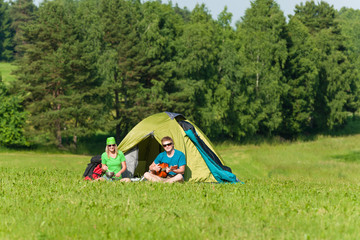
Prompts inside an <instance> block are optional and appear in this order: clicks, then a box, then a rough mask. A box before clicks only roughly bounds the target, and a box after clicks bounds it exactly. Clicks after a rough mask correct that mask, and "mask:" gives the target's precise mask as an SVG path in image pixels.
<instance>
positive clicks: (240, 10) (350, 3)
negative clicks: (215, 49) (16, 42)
mask: <svg viewBox="0 0 360 240" xmlns="http://www.w3.org/2000/svg"><path fill="white" fill-rule="evenodd" d="M142 1H144V0H142ZM169 1H170V0H162V2H163V3H167V2H169ZM171 1H172V3H173V5H175V4H176V3H177V4H178V5H179V7H181V8H184V7H187V9H189V10H190V11H191V10H192V9H193V8H194V7H195V5H196V4H197V3H199V4H201V3H205V6H206V7H207V8H208V10H209V12H210V13H211V15H212V16H213V18H214V19H217V16H218V15H219V13H220V12H222V10H224V7H225V6H227V7H228V12H231V13H232V14H233V18H232V25H233V26H234V25H235V22H236V21H238V20H240V18H241V17H242V16H244V14H245V10H246V9H247V8H249V7H250V2H251V1H250V0H171ZM324 1H325V2H327V3H329V4H330V5H333V6H334V8H335V9H337V10H340V9H341V8H342V7H347V8H353V9H360V0H324ZM34 2H35V4H37V5H38V4H39V2H42V0H34ZM276 2H277V3H278V4H279V5H280V8H281V10H282V11H283V12H284V14H285V16H288V15H289V14H291V15H293V14H294V9H295V6H296V5H297V4H300V3H301V2H303V3H305V2H306V1H305V0H276ZM315 2H320V1H318V0H315Z"/></svg>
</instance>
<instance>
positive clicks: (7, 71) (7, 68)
mask: <svg viewBox="0 0 360 240" xmlns="http://www.w3.org/2000/svg"><path fill="white" fill-rule="evenodd" d="M15 69H16V66H15V65H13V64H11V63H7V62H0V75H1V76H2V80H3V81H4V82H5V83H7V82H12V81H15V80H16V77H15V76H14V75H12V74H11V73H12V71H14V70H15Z"/></svg>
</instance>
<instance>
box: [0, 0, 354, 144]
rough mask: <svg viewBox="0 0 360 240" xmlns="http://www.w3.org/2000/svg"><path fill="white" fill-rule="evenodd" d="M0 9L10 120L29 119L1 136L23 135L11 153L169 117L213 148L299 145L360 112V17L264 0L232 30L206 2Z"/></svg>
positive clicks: (83, 2) (60, 2)
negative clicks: (10, 69)
mask: <svg viewBox="0 0 360 240" xmlns="http://www.w3.org/2000/svg"><path fill="white" fill-rule="evenodd" d="M0 5H1V6H0V7H1V8H0V9H1V10H0V11H1V14H0V18H1V19H0V24H1V31H0V34H1V42H0V56H1V59H2V60H6V61H11V60H13V59H15V62H14V63H15V64H16V65H17V66H18V68H17V70H16V72H15V74H16V76H17V79H18V80H17V81H16V82H15V83H13V84H12V85H11V86H7V87H6V86H5V85H4V84H2V85H1V86H2V88H3V89H4V90H3V91H2V92H1V93H0V98H1V99H4V100H2V106H1V109H2V110H1V111H0V117H1V118H2V119H5V118H6V117H8V118H9V119H11V118H16V119H17V120H18V121H11V120H9V121H7V122H6V121H2V124H4V125H6V124H7V126H10V125H11V126H12V127H8V128H4V129H8V130H6V131H5V130H1V131H2V132H1V131H0V134H2V135H6V134H7V136H9V135H11V134H10V133H9V132H11V131H13V132H14V134H15V133H16V134H17V136H18V137H13V138H12V139H14V141H13V142H11V141H8V140H7V141H6V139H9V137H6V138H0V141H1V143H2V144H5V145H11V144H17V145H19V144H20V143H21V144H27V143H28V142H36V141H45V140H44V139H46V141H54V142H55V143H56V144H57V145H58V146H62V144H63V139H64V138H69V137H70V138H72V139H73V142H74V143H75V144H76V142H77V138H78V137H82V136H86V135H90V134H94V133H95V132H97V131H99V130H103V131H113V130H114V129H116V136H117V138H118V140H120V138H121V137H122V136H124V134H126V133H127V132H128V131H129V130H130V129H131V128H132V127H133V126H134V125H135V124H137V123H138V122H139V121H140V120H142V119H143V118H145V117H147V116H149V115H151V114H153V113H157V112H162V111H171V112H178V113H182V114H183V115H184V116H186V117H187V118H188V119H191V120H193V121H194V122H195V123H196V124H197V125H198V126H199V127H200V128H201V129H202V130H203V131H204V132H205V133H206V134H207V135H208V136H209V137H210V138H212V139H229V138H230V139H233V140H237V141H240V140H241V139H243V138H247V137H251V136H254V135H264V136H274V135H280V136H283V137H285V138H296V137H297V136H299V135H302V134H306V133H309V132H314V131H319V130H328V129H333V128H335V127H341V126H343V125H344V124H345V123H346V120H347V119H348V116H349V115H350V114H351V113H352V114H354V113H355V112H356V111H358V109H359V107H360V101H359V96H360V94H359V93H360V92H359V86H360V80H359V71H358V69H359V67H358V66H360V65H359V61H360V60H359V56H360V55H359V52H360V42H359V40H358V39H359V37H358V36H359V35H360V21H359V18H360V11H359V10H353V9H347V8H343V9H342V10H341V11H339V12H338V11H337V10H335V9H334V8H333V6H331V5H329V4H328V3H326V2H323V1H321V2H314V1H308V2H305V3H302V4H300V5H297V6H296V7H295V9H294V14H293V15H291V16H289V19H288V21H287V20H286V17H285V16H284V13H283V12H282V11H281V10H280V6H279V5H278V4H277V3H276V1H273V0H255V1H253V2H252V3H251V7H250V8H248V9H247V10H246V12H245V15H244V17H243V18H242V19H241V20H240V21H238V22H237V23H236V27H235V28H233V27H232V26H231V22H232V14H231V13H230V12H228V11H227V8H225V9H224V10H223V11H222V12H221V13H220V15H219V16H218V19H217V20H214V19H212V17H211V15H210V13H209V11H208V10H207V8H206V6H205V5H197V6H196V7H195V8H194V9H193V10H192V11H191V12H190V11H188V10H187V9H182V8H179V7H178V6H177V5H176V6H173V5H172V4H162V3H161V1H145V2H143V3H142V2H141V1H140V0H54V1H45V2H44V3H41V4H40V6H39V7H36V6H35V5H34V4H33V3H32V1H31V0H16V1H14V2H11V3H6V2H4V1H3V0H0ZM10 99H13V100H12V102H11V104H12V105H11V106H13V107H8V108H7V109H5V107H3V105H5V104H3V103H6V102H7V103H8V106H9V102H10ZM15 110H16V111H15ZM9 112H10V113H9ZM14 116H18V117H14ZM15 124H16V126H15ZM4 132H6V133H4ZM22 134H25V136H26V138H24V137H23V135H22ZM3 139H5V140H3ZM19 139H21V140H19ZM25 139H27V140H25Z"/></svg>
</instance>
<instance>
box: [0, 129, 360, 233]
mask: <svg viewBox="0 0 360 240" xmlns="http://www.w3.org/2000/svg"><path fill="white" fill-rule="evenodd" d="M359 142H360V135H359V134H355V135H348V136H336V137H330V136H322V137H318V138H317V139H314V140H312V141H306V142H304V141H303V142H292V143H288V142H285V143H281V144H279V143H278V144H267V143H263V144H259V145H252V144H248V145H235V144H222V145H218V146H217V149H218V151H219V153H220V154H221V156H222V157H223V158H224V160H225V162H226V164H227V165H228V166H230V167H231V168H232V169H233V172H234V173H235V174H236V175H237V176H238V178H240V179H241V180H242V181H244V182H245V184H244V185H243V184H204V183H184V184H174V185H169V184H159V183H150V182H134V183H128V184H126V183H120V182H115V183H111V182H87V181H83V180H82V174H83V171H84V169H85V167H86V164H87V163H88V162H89V160H90V156H87V155H72V154H54V153H39V152H31V151H2V152H0V170H1V171H0V178H1V189H0V198H1V205H0V206H1V207H0V217H1V224H0V239H219V238H221V239H360V228H359V226H360V200H359V193H360V184H359V182H360V174H359V172H360V145H359Z"/></svg>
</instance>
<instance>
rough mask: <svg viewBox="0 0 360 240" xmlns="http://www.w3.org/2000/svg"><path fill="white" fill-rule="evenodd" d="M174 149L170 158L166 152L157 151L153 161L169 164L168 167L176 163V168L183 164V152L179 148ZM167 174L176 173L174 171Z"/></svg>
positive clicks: (184, 161) (184, 160)
mask: <svg viewBox="0 0 360 240" xmlns="http://www.w3.org/2000/svg"><path fill="white" fill-rule="evenodd" d="M174 150H175V153H174V155H173V156H172V157H171V158H169V157H168V156H167V155H166V152H162V153H159V155H157V157H156V158H155V160H154V163H155V164H159V163H167V164H169V167H171V166H175V165H177V166H178V168H179V167H181V166H183V165H185V164H186V159H185V154H184V153H182V152H181V151H179V150H176V149H174ZM169 174H170V175H176V173H174V172H169Z"/></svg>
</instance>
